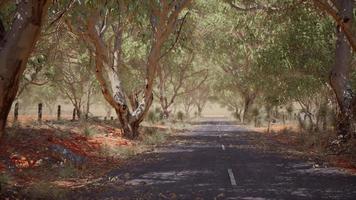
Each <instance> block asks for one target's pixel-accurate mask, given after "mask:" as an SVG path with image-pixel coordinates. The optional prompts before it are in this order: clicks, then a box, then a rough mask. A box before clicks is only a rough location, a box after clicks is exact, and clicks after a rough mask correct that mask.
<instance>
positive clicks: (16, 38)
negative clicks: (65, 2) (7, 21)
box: [0, 0, 49, 137]
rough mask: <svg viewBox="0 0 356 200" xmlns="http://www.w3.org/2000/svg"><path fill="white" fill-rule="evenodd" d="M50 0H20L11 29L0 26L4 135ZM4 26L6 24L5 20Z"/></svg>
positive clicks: (0, 108) (1, 124)
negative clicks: (7, 29)
mask: <svg viewBox="0 0 356 200" xmlns="http://www.w3.org/2000/svg"><path fill="white" fill-rule="evenodd" d="M48 3H49V1H48V0H29V1H20V3H18V5H17V14H16V16H17V17H16V19H14V21H13V23H12V25H11V28H10V30H9V31H7V32H5V29H3V28H0V137H1V136H2V135H3V134H4V132H5V126H6V120H7V116H8V114H9V111H10V109H11V105H12V102H13V101H14V99H15V97H16V94H17V91H18V88H19V82H20V79H21V76H22V74H23V72H24V70H25V68H26V64H27V60H28V58H29V56H30V55H31V52H32V51H33V49H34V47H35V44H36V41H37V40H38V37H39V35H40V32H41V26H42V23H43V21H44V19H45V18H46V14H47V8H48ZM0 27H3V23H2V21H1V20H0Z"/></svg>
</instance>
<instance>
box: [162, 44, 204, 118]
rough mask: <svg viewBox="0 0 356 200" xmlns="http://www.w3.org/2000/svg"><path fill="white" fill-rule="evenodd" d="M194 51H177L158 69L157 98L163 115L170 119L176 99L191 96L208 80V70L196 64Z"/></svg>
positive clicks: (163, 61) (167, 57)
mask: <svg viewBox="0 0 356 200" xmlns="http://www.w3.org/2000/svg"><path fill="white" fill-rule="evenodd" d="M194 58H196V54H195V53H194V52H192V50H189V49H188V50H184V49H177V50H176V51H174V55H173V54H171V55H168V56H166V57H165V58H163V59H162V61H161V64H160V67H159V68H158V84H157V87H158V89H157V90H158V92H156V93H157V96H158V99H159V103H160V105H161V109H162V113H163V116H164V117H165V118H168V117H169V115H170V113H171V107H172V106H173V105H174V103H175V102H176V99H177V98H179V97H180V96H183V95H191V94H192V93H193V92H196V91H197V90H199V89H200V87H201V86H202V85H203V83H204V82H206V81H207V78H208V70H207V69H206V68H203V67H202V66H199V64H198V63H197V62H194Z"/></svg>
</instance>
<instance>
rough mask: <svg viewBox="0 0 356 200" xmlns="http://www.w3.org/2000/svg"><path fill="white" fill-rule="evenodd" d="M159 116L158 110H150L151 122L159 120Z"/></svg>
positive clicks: (149, 120)
mask: <svg viewBox="0 0 356 200" xmlns="http://www.w3.org/2000/svg"><path fill="white" fill-rule="evenodd" d="M158 119H159V117H158V116H157V114H156V112H154V111H149V112H148V115H147V121H148V122H150V123H155V122H157V121H158Z"/></svg>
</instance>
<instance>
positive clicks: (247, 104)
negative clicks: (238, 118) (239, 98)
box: [242, 97, 253, 123]
mask: <svg viewBox="0 0 356 200" xmlns="http://www.w3.org/2000/svg"><path fill="white" fill-rule="evenodd" d="M252 102H253V99H251V98H250V97H246V98H245V102H244V112H243V115H242V123H245V121H246V118H247V114H248V111H249V109H250V106H251V104H252Z"/></svg>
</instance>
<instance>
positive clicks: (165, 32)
mask: <svg viewBox="0 0 356 200" xmlns="http://www.w3.org/2000/svg"><path fill="white" fill-rule="evenodd" d="M354 4H355V2H354V1H353V0H340V1H327V0H300V1H299V0H298V1H294V0H288V1H285V0H254V1H243V0H224V1H215V0H195V1H191V0H171V1H169V0H160V1H156V0H150V1H139V0H138V1H129V0H118V1H99V0H90V1H81V0H79V1H74V0H66V1H60V2H58V1H55V2H52V1H48V0H47V1H46V0H29V1H18V2H12V1H1V4H0V8H1V12H0V13H1V14H0V19H1V20H0V41H1V43H0V46H1V48H0V55H1V56H0V133H1V134H2V133H4V127H5V124H6V119H7V115H8V113H9V110H10V108H11V104H12V102H13V101H14V100H15V99H16V98H23V99H26V97H28V96H29V95H30V93H31V92H33V91H34V89H33V87H29V86H32V85H36V86H41V87H40V88H42V89H38V90H36V91H37V93H40V94H41V95H48V97H49V98H55V96H56V95H51V94H55V93H56V92H55V91H60V93H61V94H62V96H63V97H65V98H66V99H69V100H70V102H71V103H72V104H73V106H74V107H75V108H77V110H79V111H80V112H78V117H81V115H83V114H88V113H89V112H90V109H89V108H90V105H91V104H92V103H97V102H98V101H99V100H98V99H99V98H98V97H99V96H102V97H104V98H103V99H104V101H105V102H106V103H107V104H109V105H110V106H111V107H112V108H114V109H115V111H116V113H117V116H118V119H119V122H120V124H121V126H122V128H123V130H124V133H125V136H126V137H129V138H135V137H137V136H138V134H139V132H138V128H139V125H140V123H141V122H142V121H143V120H144V118H145V116H146V115H147V113H148V111H149V108H150V107H151V105H152V103H153V98H154V97H155V99H156V100H157V101H156V103H157V104H158V105H160V108H161V112H162V115H163V116H164V117H166V118H167V117H169V116H170V114H171V112H172V110H173V107H174V106H177V105H178V103H182V104H183V105H184V106H183V109H184V110H185V111H186V113H189V111H190V110H191V107H192V105H193V104H195V105H197V107H198V109H197V110H198V113H201V112H202V109H203V107H204V105H205V104H206V102H207V100H208V99H210V100H211V101H217V102H218V103H220V104H222V105H224V106H227V107H228V108H229V109H230V110H232V111H233V112H234V115H235V116H237V117H238V118H239V119H240V120H241V121H242V122H244V121H248V120H249V119H251V118H253V116H256V115H258V113H260V110H261V108H262V107H264V108H265V109H264V110H265V111H266V113H267V116H271V115H272V113H273V110H276V108H280V107H281V106H282V107H284V110H286V111H287V112H288V113H289V115H291V113H290V112H289V111H290V109H289V108H291V107H294V105H296V104H298V107H300V108H301V112H302V113H303V114H304V116H307V118H309V121H310V122H311V123H312V124H315V126H316V127H319V124H320V123H321V121H323V120H324V119H325V117H322V116H323V115H322V113H324V114H325V112H326V111H325V110H329V113H332V114H333V115H335V114H336V113H338V114H339V118H338V119H339V120H338V122H339V123H338V124H337V130H338V134H339V135H341V136H343V137H346V136H349V135H350V134H349V133H350V132H351V131H352V126H351V125H352V122H353V120H354V112H355V109H354V107H355V106H354V105H355V102H356V101H355V100H354V99H355V98H354V96H355V95H353V92H352V91H353V85H354V81H353V80H354V76H353V75H354V73H353V71H352V70H351V69H352V66H353V65H354V64H355V58H354V53H353V52H354V50H355V38H354V36H355V34H354V28H353V27H355V20H354V18H355V16H354V15H353V12H354V8H353V6H354ZM188 7H189V9H187V8H188ZM47 12H48V14H47ZM335 24H336V25H337V28H336V32H335ZM36 43H37V45H36V47H35V44H36ZM335 44H336V45H335ZM331 63H334V64H331ZM330 71H331V73H330ZM43 88H45V90H44V89H43ZM43 90H44V91H43ZM100 92H101V95H99V94H98V93H100ZM53 96H54V97H53ZM288 110H289V111H288ZM324 121H325V120H324ZM322 124H325V123H324V122H323V123H322Z"/></svg>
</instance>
